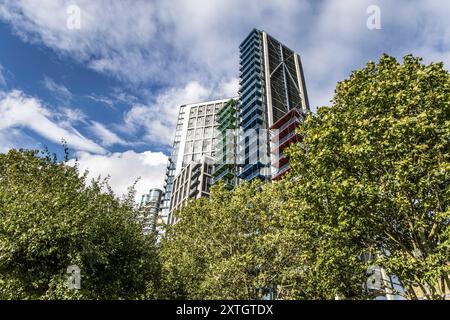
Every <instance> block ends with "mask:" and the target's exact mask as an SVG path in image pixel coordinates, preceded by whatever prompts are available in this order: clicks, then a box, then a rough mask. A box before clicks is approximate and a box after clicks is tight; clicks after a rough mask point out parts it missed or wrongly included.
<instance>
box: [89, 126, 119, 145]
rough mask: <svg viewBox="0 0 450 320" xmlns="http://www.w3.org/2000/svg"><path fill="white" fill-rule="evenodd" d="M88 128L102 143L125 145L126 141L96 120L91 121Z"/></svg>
mask: <svg viewBox="0 0 450 320" xmlns="http://www.w3.org/2000/svg"><path fill="white" fill-rule="evenodd" d="M91 122H92V126H91V127H90V130H91V131H92V132H93V133H94V134H95V135H96V136H97V137H98V138H100V140H101V143H102V145H104V146H105V147H109V146H112V145H115V144H122V145H126V144H127V142H126V141H125V140H123V139H121V138H120V137H119V136H118V135H117V134H115V133H114V132H112V131H111V130H109V129H108V128H106V127H105V126H104V125H103V124H101V123H99V122H97V121H91Z"/></svg>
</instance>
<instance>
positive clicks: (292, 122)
mask: <svg viewBox="0 0 450 320" xmlns="http://www.w3.org/2000/svg"><path fill="white" fill-rule="evenodd" d="M299 124H300V119H298V118H292V119H290V120H289V121H288V122H286V123H284V124H283V125H282V126H281V127H280V128H279V129H273V130H274V132H275V135H274V136H273V137H272V138H271V140H272V141H275V140H276V139H275V138H276V137H279V136H280V135H281V134H282V133H283V131H284V130H285V129H287V128H289V127H291V126H292V127H297V126H298V125H299Z"/></svg>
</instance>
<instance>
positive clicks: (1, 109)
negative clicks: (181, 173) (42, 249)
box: [0, 0, 450, 197]
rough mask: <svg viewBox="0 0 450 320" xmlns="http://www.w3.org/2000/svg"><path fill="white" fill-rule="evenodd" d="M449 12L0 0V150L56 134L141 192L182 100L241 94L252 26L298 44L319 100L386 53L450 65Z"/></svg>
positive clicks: (159, 164)
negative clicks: (242, 47)
mask: <svg viewBox="0 0 450 320" xmlns="http://www.w3.org/2000/svg"><path fill="white" fill-rule="evenodd" d="M373 6H376V8H379V13H380V15H379V18H380V20H379V21H380V28H375V29H374V28H369V27H368V20H369V22H370V21H373V17H374V12H375V11H373ZM448 17H450V1H447V0H428V1H421V0H396V1H392V0H385V1H381V0H367V1H366V0H315V1H313V0H311V1H301V0H279V1H272V0H271V1H269V0H267V1H266V0H247V1H241V0H161V1H158V0H155V1H150V0H147V1H144V0H122V1H115V0H109V1H108V0H95V1H90V0H70V1H66V0H41V1H36V0H0V152H7V151H8V150H9V149H11V148H30V149H39V148H43V147H44V146H47V147H48V148H49V150H50V151H52V152H55V153H57V154H58V155H61V153H62V147H61V140H62V139H64V140H65V141H66V142H67V143H68V146H69V148H70V158H71V164H73V163H75V160H77V161H78V163H79V165H80V169H81V170H82V171H84V170H86V169H87V170H89V172H90V174H89V175H90V177H97V176H99V175H101V176H102V177H106V176H108V175H109V176H110V184H111V186H112V188H113V190H114V191H116V192H117V193H118V194H122V193H125V192H126V190H127V188H128V187H129V186H131V185H132V184H133V182H134V181H135V180H136V179H137V178H138V177H140V178H141V179H140V181H139V182H138V184H137V185H136V190H137V196H138V197H139V195H141V194H143V193H145V192H147V191H148V190H149V189H151V188H162V186H163V179H164V173H165V167H166V164H167V156H168V155H169V154H170V147H171V144H172V140H173V136H174V127H175V122H176V117H177V113H178V107H179V106H180V105H182V104H187V103H194V102H200V101H205V100H208V99H218V98H227V97H233V96H235V95H236V94H237V90H238V76H239V70H238V69H239V44H240V43H241V42H242V41H243V40H244V39H245V37H246V36H247V35H248V33H249V32H250V31H251V30H252V29H253V28H258V29H260V30H264V31H266V32H268V33H269V34H271V35H272V36H274V37H275V38H277V39H278V40H280V41H281V42H283V43H284V44H285V45H287V46H288V47H289V48H291V49H293V50H295V51H296V52H298V53H299V54H300V56H301V60H302V63H303V69H304V72H305V78H306V86H307V90H308V95H309V100H310V105H311V107H312V110H313V111H314V110H316V109H317V107H318V106H325V105H331V103H330V100H331V99H332V97H333V93H334V88H335V86H336V83H337V82H338V81H342V80H344V79H346V78H348V76H349V75H350V73H351V72H352V70H356V69H359V68H362V67H364V65H365V64H366V63H367V62H368V61H369V60H373V61H376V60H378V59H379V57H380V56H381V55H382V54H383V53H387V54H389V55H392V56H395V57H397V58H398V59H401V58H402V57H403V56H404V55H406V54H410V53H411V54H414V55H416V56H421V57H423V58H424V62H425V63H429V62H432V61H442V62H444V64H445V67H446V68H447V69H448V67H449V65H450V23H449V22H448ZM78 18H79V19H78Z"/></svg>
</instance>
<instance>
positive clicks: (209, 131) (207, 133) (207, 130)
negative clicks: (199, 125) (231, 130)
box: [203, 127, 212, 138]
mask: <svg viewBox="0 0 450 320" xmlns="http://www.w3.org/2000/svg"><path fill="white" fill-rule="evenodd" d="M211 136H212V127H206V128H205V134H204V135H203V137H204V138H211Z"/></svg>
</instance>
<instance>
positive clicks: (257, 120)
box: [241, 114, 264, 131]
mask: <svg viewBox="0 0 450 320" xmlns="http://www.w3.org/2000/svg"><path fill="white" fill-rule="evenodd" d="M261 116H262V115H260V114H256V115H254V116H253V117H252V118H251V119H250V120H249V121H246V122H243V121H241V126H242V129H243V130H244V131H246V130H248V129H250V128H256V127H257V124H263V122H264V120H263V119H262V118H261Z"/></svg>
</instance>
